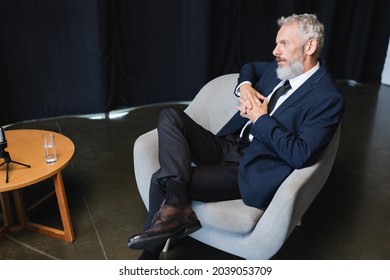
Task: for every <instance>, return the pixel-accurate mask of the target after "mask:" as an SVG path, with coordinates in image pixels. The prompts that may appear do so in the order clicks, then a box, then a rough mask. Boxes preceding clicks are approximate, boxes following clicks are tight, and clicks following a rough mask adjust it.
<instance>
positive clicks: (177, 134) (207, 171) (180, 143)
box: [145, 108, 244, 229]
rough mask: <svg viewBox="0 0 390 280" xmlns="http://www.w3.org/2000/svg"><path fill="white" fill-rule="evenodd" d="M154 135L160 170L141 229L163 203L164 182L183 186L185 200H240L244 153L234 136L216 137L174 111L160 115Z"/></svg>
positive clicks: (172, 109) (151, 190)
mask: <svg viewBox="0 0 390 280" xmlns="http://www.w3.org/2000/svg"><path fill="white" fill-rule="evenodd" d="M157 132H158V143H159V144H158V145H159V155H158V157H159V162H160V169H159V170H157V171H156V172H155V173H154V174H153V176H152V179H151V183H150V191H149V215H148V218H147V221H146V223H145V229H148V228H149V227H150V226H151V221H152V219H153V217H154V215H155V213H156V212H157V211H158V210H159V209H160V205H161V203H162V202H163V201H164V199H165V193H166V189H165V181H166V180H167V178H174V179H175V180H178V181H180V182H182V183H183V186H185V188H186V195H187V198H188V200H198V201H203V202H216V201H224V200H231V199H238V198H241V195H240V191H239V187H238V179H237V177H238V176H237V172H238V165H239V162H240V159H241V157H242V154H243V152H244V149H241V148H239V147H238V145H237V144H236V141H235V139H234V138H235V137H234V136H231V137H224V138H221V137H218V136H216V135H214V134H213V133H212V132H210V131H208V130H206V129H205V128H203V127H202V126H200V125H199V124H197V123H196V122H195V121H194V120H192V119H191V118H190V117H189V116H188V115H187V114H186V113H185V112H183V111H181V110H179V109H175V108H169V109H164V110H163V111H161V113H160V116H159V120H158V124H157Z"/></svg>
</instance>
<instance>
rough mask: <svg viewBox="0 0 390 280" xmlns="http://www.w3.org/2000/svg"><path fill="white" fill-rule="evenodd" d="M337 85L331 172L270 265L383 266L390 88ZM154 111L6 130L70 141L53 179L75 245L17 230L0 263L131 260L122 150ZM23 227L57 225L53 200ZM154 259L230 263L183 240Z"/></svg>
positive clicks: (131, 222)
mask: <svg viewBox="0 0 390 280" xmlns="http://www.w3.org/2000/svg"><path fill="white" fill-rule="evenodd" d="M340 86H341V87H342V89H343V91H344V93H345V97H346V101H347V102H346V103H347V109H346V114H345V117H344V120H343V122H342V137H341V142H340V147H339V153H338V155H337V158H336V162H335V165H334V168H333V171H332V173H331V175H330V177H329V180H328V182H327V184H326V185H325V187H324V188H323V190H322V191H321V193H320V194H319V195H318V197H317V198H316V199H315V201H314V202H313V204H312V206H311V207H310V208H309V210H308V212H307V213H306V214H305V216H304V217H303V224H302V226H300V227H298V228H296V229H295V230H294V232H293V233H292V235H291V236H290V238H289V239H288V240H287V241H286V243H285V245H284V246H283V248H282V249H281V250H280V251H279V253H278V254H277V255H275V256H274V259H330V260H333V259H347V260H350V259H357V260H360V259H366V260H371V259H374V260H375V259H390V219H389V216H388V215H389V213H390V175H389V174H390V172H389V171H390V144H389V143H390V141H389V139H390V112H389V109H390V87H389V86H385V85H379V84H369V85H359V86H355V87H350V86H348V85H346V84H340ZM164 106H165V105H164ZM175 106H179V107H183V108H184V105H175ZM162 107H163V105H159V106H148V107H145V108H142V109H134V110H130V111H129V113H128V114H125V115H124V116H122V117H117V118H112V119H110V118H109V116H108V115H102V116H103V118H101V119H88V118H85V117H66V118H57V119H53V120H42V121H34V122H27V123H22V124H17V125H13V126H10V127H8V128H7V129H16V128H34V129H47V130H53V131H57V132H60V133H63V134H65V135H66V136H68V137H69V138H71V139H72V140H73V142H74V143H75V146H76V154H75V156H74V158H73V160H72V162H71V164H70V165H69V166H68V167H67V168H66V169H65V170H64V171H63V175H64V176H63V177H64V182H65V186H66V189H67V196H68V202H69V207H70V213H71V216H72V220H73V226H74V231H75V235H76V240H75V241H74V242H73V243H66V242H63V241H60V240H56V239H53V238H50V237H46V236H43V235H41V234H38V233H34V232H31V231H27V230H23V231H20V232H16V233H7V234H6V235H5V236H3V237H2V238H0V259H43V260H45V259H64V260H69V259H75V260H80V259H90V260H96V259H110V260H123V259H137V258H138V255H139V254H140V251H133V250H130V249H128V248H127V246H126V245H127V239H128V237H129V236H130V235H132V234H134V233H137V232H139V231H141V230H142V228H143V222H144V219H145V217H146V210H145V207H144V205H143V203H142V201H141V198H140V196H139V194H138V191H137V187H136V184H135V179H134V174H133V162H132V149H133V143H134V141H135V139H136V138H137V137H138V136H139V135H140V134H142V133H144V132H146V131H148V130H150V129H152V128H153V127H154V126H155V122H156V118H157V115H158V112H159V111H160V110H161V108H162ZM110 115H111V114H110ZM99 116H100V115H98V117H99ZM14 160H17V159H14ZM3 172H4V171H3V170H2V169H1V170H0V179H1V178H3V175H1V173H3ZM50 188H51V182H50V181H45V182H44V183H41V184H38V185H36V186H34V187H30V188H27V189H25V190H24V199H25V202H26V204H29V203H32V202H33V201H35V200H36V199H37V198H38V196H40V195H42V194H43V193H44V192H46V191H48V190H49V189H50ZM32 220H37V221H41V222H43V223H46V224H49V225H57V224H58V223H59V214H58V210H57V207H56V205H55V203H54V202H53V203H50V204H49V205H47V206H46V208H43V209H42V210H41V211H40V212H38V213H36V214H35V216H34V217H32ZM0 223H1V222H0ZM161 258H162V259H236V258H237V257H236V256H232V255H229V254H226V253H224V252H221V251H218V250H216V249H213V248H210V247H208V246H206V245H203V244H201V243H199V242H197V241H195V240H193V239H191V238H190V237H188V238H185V239H183V240H182V241H180V243H176V244H174V246H173V247H172V249H171V250H170V251H169V252H168V253H165V254H162V256H161Z"/></svg>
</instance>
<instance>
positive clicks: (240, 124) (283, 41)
mask: <svg viewBox="0 0 390 280" xmlns="http://www.w3.org/2000/svg"><path fill="white" fill-rule="evenodd" d="M278 24H279V27H280V29H279V31H278V33H277V36H276V47H275V49H274V50H273V55H274V56H275V61H274V62H254V63H248V64H245V65H244V66H243V67H242V68H241V70H240V75H239V78H238V83H237V86H236V89H235V94H236V95H237V96H238V98H239V106H238V107H237V110H238V111H237V114H235V115H234V116H233V117H232V119H231V120H229V121H228V123H227V124H226V125H225V126H224V127H223V128H222V129H221V130H220V131H219V132H218V133H217V135H214V134H213V133H211V132H210V131H208V130H206V129H204V128H203V127H201V126H200V125H198V124H197V123H195V122H194V121H193V120H192V119H191V118H190V117H189V116H187V115H186V114H185V113H184V112H182V111H180V110H177V109H166V110H163V111H162V112H161V114H160V118H159V121H158V126H157V131H158V140H159V161H160V166H161V168H160V169H159V170H158V171H157V172H156V173H155V174H154V175H153V176H152V179H151V186H150V193H149V198H150V202H149V215H148V219H147V221H146V224H145V231H144V232H141V233H139V234H136V235H133V236H132V237H130V238H129V242H128V246H129V247H130V248H132V249H144V251H143V253H142V254H141V256H140V259H157V258H158V256H159V254H160V252H161V250H162V248H163V245H164V243H165V241H166V240H167V239H168V238H180V237H183V236H186V235H188V234H190V233H192V232H194V231H196V230H198V229H200V228H201V223H200V221H199V220H198V219H197V217H196V214H195V213H194V211H193V210H192V208H191V206H190V201H191V200H200V201H206V202H210V201H222V200H230V199H238V198H242V199H243V201H244V202H245V204H247V205H249V206H253V207H257V208H266V207H267V205H268V204H269V203H270V201H271V199H272V197H273V195H274V194H275V192H276V190H277V189H278V187H279V186H280V185H281V183H282V182H283V181H284V179H285V178H286V177H287V176H288V175H289V174H290V173H291V172H292V171H293V170H294V169H299V168H304V167H306V166H309V165H312V164H313V163H315V161H316V160H317V159H318V157H319V155H320V154H321V153H322V151H323V150H324V148H325V147H326V145H327V144H328V142H329V141H330V139H331V137H332V136H333V133H334V132H335V130H336V129H337V127H338V126H339V123H340V121H341V118H342V115H343V112H344V98H343V96H342V94H341V93H340V92H339V91H338V89H337V87H336V85H335V82H334V80H333V79H332V77H331V76H330V74H329V73H328V72H327V70H326V68H325V65H324V63H323V62H322V61H320V60H319V59H318V56H319V53H320V51H321V48H322V46H323V41H324V27H323V25H322V24H321V23H320V22H319V21H318V19H317V17H316V16H315V15H311V14H302V15H292V16H290V17H287V18H284V17H282V18H280V19H279V21H278Z"/></svg>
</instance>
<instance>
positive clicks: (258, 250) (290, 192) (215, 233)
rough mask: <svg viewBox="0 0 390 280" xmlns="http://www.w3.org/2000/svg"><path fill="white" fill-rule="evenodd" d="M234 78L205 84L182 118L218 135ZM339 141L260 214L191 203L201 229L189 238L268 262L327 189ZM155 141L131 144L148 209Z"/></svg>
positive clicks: (153, 134) (235, 206)
mask: <svg viewBox="0 0 390 280" xmlns="http://www.w3.org/2000/svg"><path fill="white" fill-rule="evenodd" d="M237 77H238V74H228V75H224V76H220V77H218V78H215V79H214V80H212V81H210V82H209V83H207V84H206V85H205V86H204V87H203V88H202V89H201V90H200V92H199V93H198V94H197V95H196V97H195V98H194V100H193V101H192V102H191V103H190V105H189V106H188V107H187V108H186V110H185V111H186V113H187V114H188V115H190V116H191V117H192V118H193V119H194V120H196V121H197V122H198V123H199V124H201V125H202V126H204V127H205V128H207V129H209V130H210V131H212V132H214V133H216V132H217V131H218V130H219V129H220V128H221V127H222V126H223V125H224V124H225V123H226V122H227V121H228V120H229V119H230V118H231V117H232V116H233V114H234V113H235V112H236V109H235V106H236V104H237V100H236V97H235V96H234V95H233V90H234V87H235V85H236V82H237ZM339 138H340V128H339V129H338V130H337V131H336V133H335V135H334V136H333V139H332V140H331V142H330V143H329V145H328V147H327V148H326V150H325V151H324V153H323V155H322V156H321V158H320V159H319V161H318V162H317V163H316V164H314V165H312V166H310V167H307V168H303V169H299V170H295V171H294V172H293V173H292V174H290V176H289V177H288V178H286V180H285V181H284V182H283V183H282V185H281V186H280V188H279V189H278V191H277V192H276V194H275V196H274V197H273V199H272V201H271V203H270V205H269V206H268V207H267V209H265V211H264V212H263V211H262V210H259V209H256V208H253V207H249V206H246V205H245V204H244V203H243V202H242V200H231V201H223V202H214V203H203V202H198V201H194V202H193V203H192V206H193V209H194V211H195V212H196V214H197V216H198V218H199V220H200V221H201V223H202V226H203V227H202V228H201V229H200V230H199V231H197V232H195V233H193V234H191V237H193V238H195V239H197V240H199V241H201V242H203V243H206V244H208V245H210V246H212V247H215V248H218V249H220V250H223V251H226V252H228V253H231V254H234V255H237V256H240V257H242V258H245V259H270V258H272V256H273V255H274V254H276V253H277V252H278V250H279V249H280V248H281V247H282V245H283V243H284V242H285V241H286V239H287V238H288V237H289V235H290V234H291V232H292V231H293V229H294V228H295V226H296V225H297V224H298V223H300V220H301V218H302V216H303V214H304V213H305V211H306V210H307V209H308V207H309V206H310V204H311V203H312V201H313V200H314V198H315V197H316V195H317V194H318V193H319V191H320V190H321V188H322V187H323V185H324V184H325V182H326V180H327V178H328V176H329V173H330V171H331V169H332V166H333V162H334V159H335V157H336V153H337V149H338V145H339ZM157 141H158V140H157V131H156V130H152V131H150V132H148V133H146V134H143V135H141V136H140V137H139V138H138V139H137V140H136V142H135V144H134V169H135V177H136V182H137V186H138V189H139V192H140V195H141V197H142V200H143V202H144V204H145V205H146V207H147V208H148V205H149V197H148V193H149V183H150V178H151V176H152V174H153V173H154V172H155V171H156V170H157V169H158V168H159V163H158V157H157V154H158V145H157V144H158V143H157Z"/></svg>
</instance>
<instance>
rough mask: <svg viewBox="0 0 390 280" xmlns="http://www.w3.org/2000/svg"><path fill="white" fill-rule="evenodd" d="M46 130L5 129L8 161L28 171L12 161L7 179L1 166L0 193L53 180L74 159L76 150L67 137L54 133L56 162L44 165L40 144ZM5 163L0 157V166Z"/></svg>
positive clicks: (4, 165)
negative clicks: (9, 159)
mask: <svg viewBox="0 0 390 280" xmlns="http://www.w3.org/2000/svg"><path fill="white" fill-rule="evenodd" d="M47 132H49V131H46V130H36V129H16V130H6V131H5V136H6V139H7V147H6V148H5V151H7V152H8V153H9V155H10V158H11V160H13V161H16V162H20V163H23V164H27V165H30V166H31V168H28V167H25V166H22V165H19V164H16V163H13V162H11V163H10V164H9V171H8V181H9V182H8V183H6V182H5V178H6V164H3V165H2V166H1V167H0V192H6V191H11V190H16V189H20V188H23V187H26V186H29V185H32V184H35V183H38V182H40V181H43V180H45V179H47V178H50V177H52V176H53V175H55V174H57V173H58V172H59V171H61V170H62V169H64V168H65V167H66V165H67V164H68V163H69V161H70V160H71V158H72V157H73V154H74V151H75V147H74V144H73V142H72V141H71V140H70V139H69V138H68V137H66V136H64V135H62V134H59V133H55V132H53V133H54V135H55V139H56V149H57V162H55V163H51V164H46V162H45V159H44V150H43V145H42V134H44V133H47ZM3 162H4V159H3V158H0V164H1V163H3Z"/></svg>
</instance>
